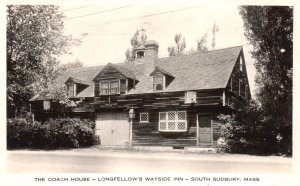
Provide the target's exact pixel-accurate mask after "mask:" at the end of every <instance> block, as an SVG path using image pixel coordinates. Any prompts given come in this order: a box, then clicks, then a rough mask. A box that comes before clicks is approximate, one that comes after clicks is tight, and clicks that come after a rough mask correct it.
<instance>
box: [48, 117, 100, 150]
mask: <svg viewBox="0 0 300 186" xmlns="http://www.w3.org/2000/svg"><path fill="white" fill-rule="evenodd" d="M44 125H45V127H46V132H47V133H46V138H47V142H48V143H47V144H48V145H49V148H72V147H75V148H78V147H86V146H91V145H95V144H98V137H97V136H95V134H94V131H93V129H92V126H93V122H91V121H88V120H80V119H77V118H60V119H56V120H53V119H50V120H48V121H46V122H45V123H44Z"/></svg>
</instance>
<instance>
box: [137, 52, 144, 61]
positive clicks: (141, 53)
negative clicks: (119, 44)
mask: <svg viewBox="0 0 300 186" xmlns="http://www.w3.org/2000/svg"><path fill="white" fill-rule="evenodd" d="M143 57H145V53H144V51H139V52H137V53H136V58H137V59H140V58H143Z"/></svg>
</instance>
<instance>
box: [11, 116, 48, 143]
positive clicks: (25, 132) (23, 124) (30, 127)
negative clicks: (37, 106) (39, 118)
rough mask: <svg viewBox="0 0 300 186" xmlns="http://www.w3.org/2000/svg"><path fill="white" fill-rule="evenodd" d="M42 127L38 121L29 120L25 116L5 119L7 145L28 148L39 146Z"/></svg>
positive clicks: (41, 139)
mask: <svg viewBox="0 0 300 186" xmlns="http://www.w3.org/2000/svg"><path fill="white" fill-rule="evenodd" d="M44 134H45V132H44V127H43V126H42V125H41V124H40V123H39V122H34V123H32V122H30V121H29V120H28V119H27V118H15V119H8V120H7V147H8V148H29V147H33V148H35V147H41V142H43V136H44Z"/></svg>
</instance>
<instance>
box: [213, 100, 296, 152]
mask: <svg viewBox="0 0 300 186" xmlns="http://www.w3.org/2000/svg"><path fill="white" fill-rule="evenodd" d="M218 118H219V120H220V122H221V138H220V139H219V140H218V142H217V150H218V152H230V153H243V154H262V155H270V154H277V155H291V154H292V151H291V148H292V147H291V146H290V140H291V136H292V135H291V134H292V131H291V127H288V126H284V127H281V128H277V127H275V126H274V125H272V123H269V122H268V121H269V120H268V119H266V118H265V116H264V115H263V110H262V109H261V107H260V106H259V105H258V103H257V102H255V101H253V100H252V101H251V102H250V104H249V106H247V107H245V108H244V109H242V110H239V112H238V113H237V114H235V115H223V114H221V115H220V116H219V117H218Z"/></svg>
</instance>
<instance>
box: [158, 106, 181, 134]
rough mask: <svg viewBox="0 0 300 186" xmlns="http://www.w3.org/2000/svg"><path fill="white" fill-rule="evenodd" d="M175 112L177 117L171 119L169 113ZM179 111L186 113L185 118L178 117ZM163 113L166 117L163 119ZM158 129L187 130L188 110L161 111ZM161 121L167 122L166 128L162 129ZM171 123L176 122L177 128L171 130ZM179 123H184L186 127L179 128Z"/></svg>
mask: <svg viewBox="0 0 300 186" xmlns="http://www.w3.org/2000/svg"><path fill="white" fill-rule="evenodd" d="M172 112H173V113H175V119H174V120H169V113H172ZM178 113H184V116H185V120H183V119H178ZM161 114H165V115H166V118H165V119H164V120H162V119H161V117H160V115H161ZM158 119H159V121H158V131H159V132H186V131H187V112H186V111H167V112H159V115H158ZM161 123H165V125H166V128H165V129H161ZM169 123H175V129H174V130H170V129H169V125H170V124H169ZM179 123H184V125H185V126H184V129H182V130H179V129H178V124H179Z"/></svg>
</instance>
